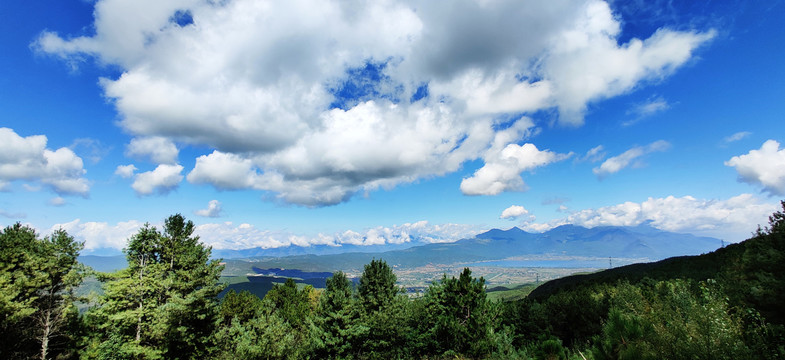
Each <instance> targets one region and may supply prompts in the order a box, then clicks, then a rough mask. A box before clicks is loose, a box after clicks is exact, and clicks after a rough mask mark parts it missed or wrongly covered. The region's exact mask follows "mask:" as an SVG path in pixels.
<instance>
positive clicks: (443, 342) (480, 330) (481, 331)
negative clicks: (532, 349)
mask: <svg viewBox="0 0 785 360" xmlns="http://www.w3.org/2000/svg"><path fill="white" fill-rule="evenodd" d="M471 274H472V272H471V270H469V269H468V268H464V269H463V272H462V273H461V275H460V277H459V278H457V279H456V278H455V277H450V278H447V275H444V277H443V278H442V280H441V282H440V283H439V284H433V285H431V286H430V287H429V288H428V292H427V293H426V294H425V298H424V301H425V304H426V316H427V319H426V320H427V321H426V322H424V323H423V325H424V326H425V327H426V329H424V331H423V335H424V336H425V337H426V339H425V341H424V344H425V346H426V349H428V350H427V351H428V352H429V353H435V354H443V353H445V352H448V351H450V352H454V353H458V354H464V355H470V356H475V357H479V356H484V355H487V354H489V353H491V352H492V350H493V347H494V343H493V335H494V332H495V331H496V328H497V327H498V322H499V319H498V315H499V314H498V313H499V311H498V309H497V308H496V307H495V306H494V305H493V304H491V303H490V301H489V300H488V299H487V298H486V293H485V279H483V278H482V277H481V278H479V279H475V278H472V276H471Z"/></svg>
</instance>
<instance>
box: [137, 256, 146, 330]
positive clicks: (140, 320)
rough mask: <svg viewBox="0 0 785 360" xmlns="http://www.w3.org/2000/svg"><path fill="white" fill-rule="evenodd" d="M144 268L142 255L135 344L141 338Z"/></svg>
mask: <svg viewBox="0 0 785 360" xmlns="http://www.w3.org/2000/svg"><path fill="white" fill-rule="evenodd" d="M144 266H145V263H144V255H142V257H141V258H140V259H139V318H138V319H137V321H136V342H137V343H139V340H140V339H141V337H142V310H143V307H142V303H143V300H144V297H143V295H142V291H143V290H144V289H142V282H143V281H144V280H143V277H144Z"/></svg>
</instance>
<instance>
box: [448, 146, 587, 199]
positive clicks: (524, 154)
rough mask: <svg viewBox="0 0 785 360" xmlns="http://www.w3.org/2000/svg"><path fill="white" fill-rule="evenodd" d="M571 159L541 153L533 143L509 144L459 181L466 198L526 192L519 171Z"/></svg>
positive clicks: (570, 154)
mask: <svg viewBox="0 0 785 360" xmlns="http://www.w3.org/2000/svg"><path fill="white" fill-rule="evenodd" d="M570 156H572V153H569V154H557V153H554V152H552V151H549V150H543V151H540V150H539V149H537V146H535V145H534V144H528V143H527V144H524V145H516V144H509V145H507V146H505V147H504V149H502V150H501V151H500V152H499V153H498V154H494V156H492V157H490V158H486V159H485V165H483V167H481V168H480V169H478V170H477V171H475V172H474V174H473V175H472V176H471V177H468V178H465V179H463V180H462V181H461V191H462V192H463V193H464V194H465V195H497V194H500V193H502V192H505V191H525V190H527V187H526V184H525V183H524V181H523V178H521V172H523V171H527V170H533V169H535V168H537V167H541V166H545V165H547V164H550V163H552V162H556V161H561V160H564V159H567V158H569V157H570Z"/></svg>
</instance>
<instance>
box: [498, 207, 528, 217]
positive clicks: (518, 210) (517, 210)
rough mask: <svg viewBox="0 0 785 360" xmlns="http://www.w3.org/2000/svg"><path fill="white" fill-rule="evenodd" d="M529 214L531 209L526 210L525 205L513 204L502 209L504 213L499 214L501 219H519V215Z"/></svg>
mask: <svg viewBox="0 0 785 360" xmlns="http://www.w3.org/2000/svg"><path fill="white" fill-rule="evenodd" d="M528 214H529V211H528V210H526V208H524V207H523V206H520V205H513V206H510V207H508V208H506V209H504V211H502V215H501V216H499V218H500V219H511V220H512V219H517V218H519V217H521V216H523V215H528Z"/></svg>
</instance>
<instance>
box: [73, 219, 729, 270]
mask: <svg viewBox="0 0 785 360" xmlns="http://www.w3.org/2000/svg"><path fill="white" fill-rule="evenodd" d="M721 244H722V242H721V241H720V240H719V239H716V238H710V237H698V236H694V235H690V234H679V233H673V232H667V231H662V230H658V229H655V228H653V227H651V226H648V225H640V226H635V227H616V226H599V227H594V228H591V229H589V228H584V227H580V226H574V225H563V226H559V227H556V228H554V229H551V230H549V231H547V232H544V233H529V232H526V231H523V230H521V229H519V228H517V227H513V228H511V229H509V230H499V229H493V230H490V231H487V232H485V233H482V234H479V235H477V236H475V237H474V238H469V239H463V240H458V241H456V242H452V243H434V244H425V245H418V246H412V244H411V243H409V244H401V245H393V246H392V250H391V246H389V245H388V246H357V245H343V246H340V247H336V246H327V245H320V246H312V247H305V248H304V247H297V246H289V247H286V248H278V249H261V248H256V249H247V250H231V251H226V250H214V251H213V256H214V257H216V258H223V259H227V260H229V259H238V260H239V259H246V260H252V261H253V262H254V264H256V265H255V266H259V267H264V266H267V267H282V268H288V269H301V270H305V271H335V270H349V269H362V266H363V265H365V264H367V263H369V262H370V261H371V259H373V258H381V259H384V260H385V261H387V263H389V264H391V265H393V266H395V267H398V268H410V267H418V266H423V265H428V264H476V263H487V264H488V265H495V266H505V264H504V263H503V262H499V261H500V260H520V261H518V262H517V263H516V265H509V264H508V265H506V266H521V267H524V266H531V267H535V266H549V265H547V264H546V265H543V262H542V261H540V262H530V263H529V264H528V265H527V264H526V261H527V259H528V260H531V259H532V258H535V259H539V260H542V259H562V261H561V262H560V265H551V266H556V267H571V266H565V265H564V264H565V263H569V262H570V261H576V260H579V259H581V258H582V259H584V260H585V259H587V258H588V259H608V258H617V259H620V260H621V259H627V260H628V262H627V263H629V262H630V261H632V260H630V259H634V261H656V260H661V259H665V258H668V257H672V256H681V255H698V254H703V253H707V252H710V251H713V250H715V249H717V248H719V247H720V246H721ZM396 247H397V248H396ZM339 252H340V253H339ZM100 258H101V257H96V256H83V257H82V259H83V262H85V263H86V264H87V265H90V262H94V261H97V260H101V259H100ZM565 259H566V260H565ZM571 259H572V260H571ZM229 262H233V261H232V260H229ZM494 262H495V263H494ZM595 263H596V262H595ZM621 264H623V261H622V262H621V263H619V265H621ZM100 266H101V267H103V268H106V267H107V264H106V262H105V261H104V262H103V263H101V264H100ZM579 266H581V267H592V266H586V265H578V266H575V267H579ZM594 267H598V266H594Z"/></svg>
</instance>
